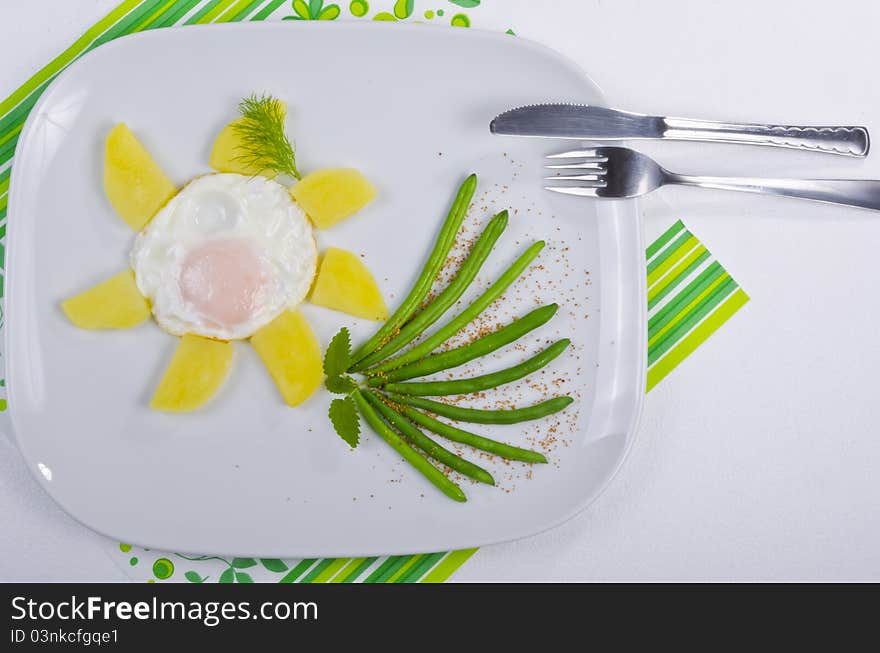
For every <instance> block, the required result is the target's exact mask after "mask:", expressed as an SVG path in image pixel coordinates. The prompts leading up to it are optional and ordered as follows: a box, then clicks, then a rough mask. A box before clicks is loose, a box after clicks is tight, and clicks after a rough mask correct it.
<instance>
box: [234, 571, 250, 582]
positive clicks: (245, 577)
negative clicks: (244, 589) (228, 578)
mask: <svg viewBox="0 0 880 653" xmlns="http://www.w3.org/2000/svg"><path fill="white" fill-rule="evenodd" d="M235 580H236V582H238V583H253V582H254V579H253V578H251V577H250V574H246V573H244V572H243V571H237V572H235Z"/></svg>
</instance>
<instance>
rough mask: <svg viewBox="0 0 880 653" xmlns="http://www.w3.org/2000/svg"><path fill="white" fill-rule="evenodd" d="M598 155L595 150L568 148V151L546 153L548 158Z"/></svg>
mask: <svg viewBox="0 0 880 653" xmlns="http://www.w3.org/2000/svg"><path fill="white" fill-rule="evenodd" d="M591 156H598V153H597V150H596V149H595V148H594V149H590V150H569V151H568V152H559V153H557V154H548V155H547V158H548V159H577V158H580V157H591Z"/></svg>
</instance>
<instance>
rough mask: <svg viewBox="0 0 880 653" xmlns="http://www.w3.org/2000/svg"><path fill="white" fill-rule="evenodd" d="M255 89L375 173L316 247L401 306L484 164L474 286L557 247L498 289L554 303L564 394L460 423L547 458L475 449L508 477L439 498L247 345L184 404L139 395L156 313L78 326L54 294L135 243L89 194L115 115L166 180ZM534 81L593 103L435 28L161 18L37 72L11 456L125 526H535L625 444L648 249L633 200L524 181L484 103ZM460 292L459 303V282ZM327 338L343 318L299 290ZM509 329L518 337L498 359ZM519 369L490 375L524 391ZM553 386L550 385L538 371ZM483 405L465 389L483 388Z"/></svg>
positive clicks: (382, 538)
mask: <svg viewBox="0 0 880 653" xmlns="http://www.w3.org/2000/svg"><path fill="white" fill-rule="evenodd" d="M252 92H270V93H272V94H274V95H276V96H278V97H280V98H282V99H284V100H285V101H286V102H287V104H288V107H289V124H288V131H289V133H290V134H291V135H292V136H293V138H294V139H295V140H296V144H297V151H298V159H299V164H300V167H301V169H304V170H305V171H309V170H314V169H317V168H319V167H324V166H337V165H341V166H354V167H357V168H359V169H360V170H362V171H363V172H364V173H365V174H366V175H367V177H369V178H370V179H371V180H372V181H373V182H375V184H376V185H377V186H378V188H379V189H380V197H379V199H378V200H377V201H376V202H374V203H373V204H372V205H371V206H370V207H368V208H367V209H366V210H365V211H363V212H361V213H360V214H359V215H357V216H356V217H355V218H352V219H351V220H348V221H346V222H344V223H342V224H340V225H337V226H335V227H333V228H331V229H329V230H326V231H323V232H320V233H319V234H318V239H319V246H320V247H321V248H324V247H326V246H328V245H335V246H339V247H343V248H346V249H350V250H353V251H356V252H359V253H362V254H363V255H364V257H365V261H366V262H367V264H368V266H369V267H370V268H371V269H372V270H373V272H374V274H375V276H376V278H377V279H378V280H379V282H380V285H381V286H382V288H383V290H384V291H385V292H386V296H387V297H388V298H389V304H390V305H391V306H392V307H393V306H394V304H395V302H396V301H398V300H399V298H400V297H402V295H403V294H404V293H405V292H406V290H407V288H408V287H409V284H410V283H411V282H412V280H413V279H414V277H415V275H416V274H417V273H418V270H419V269H420V266H421V263H422V261H423V260H424V257H425V255H426V253H427V251H428V250H429V248H430V246H431V244H432V242H433V239H434V237H435V234H436V231H437V229H438V228H439V225H440V222H441V221H442V219H443V216H444V215H445V212H446V208H447V205H448V203H449V201H450V200H451V197H452V194H453V192H454V189H455V188H456V186H457V185H458V183H459V182H460V181H461V180H462V179H463V177H464V176H465V175H466V174H467V173H469V172H471V171H475V172H477V173H478V174H479V178H480V186H479V188H478V191H477V196H476V200H475V202H474V205H473V208H472V211H471V213H470V215H469V218H468V221H469V222H468V224H469V225H470V228H471V229H472V230H473V229H474V228H475V227H476V225H478V224H479V223H484V222H485V220H486V219H487V217H488V216H489V215H490V214H491V213H493V212H495V211H497V210H500V209H501V208H507V207H509V208H510V210H511V220H510V227H509V228H508V230H507V232H506V233H505V234H504V236H502V238H501V240H500V241H499V243H498V245H497V246H496V252H494V253H493V255H492V257H491V259H490V261H489V263H488V264H487V266H486V267H485V268H484V271H483V272H482V273H481V275H480V277H479V278H478V282H477V284H476V285H477V286H478V288H484V287H485V286H486V285H487V284H488V283H489V281H490V280H491V279H492V278H494V276H495V275H497V273H498V272H499V271H500V270H502V269H503V268H504V267H506V265H507V264H509V262H510V261H512V259H513V258H514V257H515V256H516V255H517V254H518V253H519V252H520V251H522V249H523V247H524V246H525V244H526V243H527V242H528V241H530V240H533V239H538V238H542V239H545V240H547V242H548V247H547V248H546V249H545V251H544V252H543V253H542V255H541V257H540V259H539V265H540V267H536V268H535V269H534V270H532V272H530V273H529V275H527V278H525V279H523V280H521V281H520V282H519V283H518V284H517V285H516V286H515V287H514V288H512V289H511V290H510V291H509V292H508V293H507V295H506V296H505V298H504V299H503V300H502V301H501V302H499V303H498V305H497V306H496V307H495V308H496V309H497V312H496V315H495V318H496V319H497V320H500V321H507V320H509V319H511V318H512V317H514V316H516V315H521V314H523V313H524V312H525V311H526V310H529V309H531V308H533V307H535V306H536V305H537V303H549V302H553V301H558V302H559V303H560V305H561V309H560V311H559V314H558V315H557V316H556V317H555V318H554V320H553V321H552V322H550V323H549V324H547V325H545V326H544V327H542V329H541V330H540V331H537V332H535V333H533V334H530V339H528V340H527V342H526V345H527V347H528V348H530V349H534V348H535V347H537V346H539V345H541V343H544V342H546V341H547V340H548V339H550V338H553V339H555V338H557V337H563V336H567V337H570V338H571V339H572V340H573V348H572V350H571V351H570V352H569V353H568V354H566V355H565V356H563V357H561V358H560V359H557V360H556V361H554V363H552V364H551V366H550V368H549V369H548V372H547V373H546V374H547V375H548V376H545V377H539V378H538V381H540V382H544V383H549V382H551V381H553V380H555V379H560V380H559V388H558V389H557V388H555V386H554V388H553V390H554V392H558V393H559V394H562V393H569V394H572V395H573V396H575V397H576V398H577V401H576V403H575V404H573V405H572V406H571V407H570V408H569V409H568V410H567V411H565V412H564V413H561V414H560V415H559V416H557V417H553V418H547V419H545V420H540V421H536V422H529V423H526V424H520V425H513V426H498V427H477V428H474V429H473V430H477V431H479V432H481V433H485V434H486V435H488V436H490V437H497V438H499V439H503V440H505V441H509V442H512V443H515V444H521V445H524V446H534V445H535V443H537V442H543V443H545V445H546V446H547V447H548V448H547V452H548V456H549V458H550V459H551V464H548V465H540V466H534V467H528V466H525V465H520V464H518V463H517V464H505V463H504V462H503V461H490V460H486V459H485V458H478V457H476V456H475V455H474V454H473V452H466V455H468V456H469V457H471V458H472V459H475V460H476V461H477V462H479V463H480V464H484V465H485V466H487V468H488V469H489V471H491V472H493V473H494V474H495V476H496V478H497V479H498V481H499V486H500V487H496V488H493V487H488V486H484V485H474V484H470V483H467V482H464V484H463V488H464V490H465V492H466V493H467V494H468V497H469V501H468V503H466V504H457V503H454V502H452V501H450V500H448V499H447V498H445V497H444V496H442V495H441V494H440V493H439V492H438V491H436V490H435V489H434V488H432V487H431V486H430V485H428V484H427V482H426V481H424V479H422V478H421V477H420V476H419V475H418V474H417V473H415V472H413V470H411V469H410V468H408V467H407V466H406V464H405V463H403V462H402V461H401V460H399V459H398V458H397V456H396V455H395V454H394V452H393V451H392V450H391V449H389V448H388V447H387V446H386V445H385V444H384V443H383V442H382V441H381V440H380V439H379V438H378V437H376V436H375V435H371V434H367V435H366V436H365V438H364V441H363V443H362V444H361V446H360V447H359V449H357V450H356V451H350V450H349V449H348V447H346V446H345V445H344V444H343V443H342V441H341V440H340V439H339V438H338V437H337V436H336V435H335V434H334V433H333V431H332V429H331V427H330V425H329V423H328V420H327V406H328V403H329V401H330V399H331V397H330V395H328V393H326V392H324V391H323V390H322V391H320V392H318V393H316V395H315V396H314V397H313V398H311V399H310V400H309V401H308V402H306V403H305V404H304V405H302V406H300V407H298V408H296V409H290V408H286V407H285V406H283V404H282V402H281V400H280V398H279V396H278V393H277V390H276V389H275V388H274V386H273V384H272V382H271V380H270V379H269V377H268V374H267V373H266V372H265V370H264V369H263V368H262V366H261V364H260V362H259V360H258V359H257V357H256V356H255V354H254V353H253V352H252V351H251V350H250V348H249V347H248V345H247V344H246V343H241V344H239V345H238V346H237V352H236V361H235V365H234V369H233V370H232V373H231V375H230V378H229V379H228V381H227V382H226V384H225V386H224V387H223V389H222V391H221V392H220V394H219V395H218V397H216V398H215V400H214V401H213V402H212V404H211V405H210V406H209V407H207V408H206V409H204V410H202V411H200V412H196V413H194V414H189V415H166V414H160V413H157V412H153V411H151V410H149V409H148V407H147V402H148V399H149V396H150V394H151V393H152V390H153V388H154V387H155V384H156V382H157V380H158V379H159V377H160V376H161V373H162V371H163V369H164V367H165V365H166V363H167V361H168V359H169V357H170V355H171V353H172V351H173V349H174V346H175V340H174V339H173V338H172V337H170V336H168V335H167V334H165V333H164V332H162V331H161V330H160V329H159V328H158V327H157V326H156V325H155V324H154V323H152V322H150V323H147V324H144V325H142V326H141V327H138V328H136V329H132V330H129V331H119V332H89V331H81V330H79V329H76V328H75V327H73V326H72V325H71V324H70V323H69V322H67V320H66V319H65V318H64V316H63V315H62V313H61V311H60V310H59V307H58V304H59V301H60V300H61V299H63V298H65V297H67V296H69V295H71V294H74V293H76V292H78V291H79V290H81V289H83V288H85V287H88V286H89V285H91V284H93V283H95V282H97V281H98V280H101V279H103V278H106V277H107V276H109V275H111V274H112V273H114V272H116V271H118V270H119V269H122V268H123V267H124V266H125V265H126V264H127V256H128V252H129V249H130V247H131V245H132V242H133V237H134V234H133V233H132V232H131V231H130V230H129V229H128V228H127V227H126V225H125V224H123V223H122V221H121V220H119V219H118V218H117V217H116V216H115V215H114V214H113V211H112V209H111V207H110V206H109V204H108V202H107V200H106V198H105V197H104V194H103V190H102V184H101V178H102V172H101V170H102V155H103V140H104V138H105V136H106V134H107V131H108V130H109V128H110V127H111V126H112V125H113V124H114V123H116V122H120V121H124V122H126V123H128V125H129V126H130V127H131V128H132V129H133V130H134V131H135V133H136V134H138V136H139V137H140V138H141V139H142V140H143V142H144V143H145V144H146V146H147V148H148V149H149V150H150V152H151V153H153V155H154V157H155V158H156V159H157V160H158V161H159V162H160V165H162V166H163V167H164V169H165V170H166V171H167V172H168V174H169V175H170V176H171V177H172V178H173V179H174V180H175V181H176V182H178V183H180V184H183V183H184V182H186V181H187V180H189V179H191V178H192V177H194V176H196V175H198V174H202V173H205V172H208V171H209V169H208V165H207V162H208V153H209V150H210V146H211V143H212V140H213V138H214V136H215V135H216V134H217V133H218V131H219V129H220V128H221V127H222V126H223V125H224V124H226V123H227V122H228V121H229V120H230V119H231V118H233V117H234V113H235V107H236V104H237V102H238V100H239V99H240V98H242V97H243V96H245V95H248V94H250V93H252ZM535 101H578V102H593V103H602V102H603V98H602V96H601V93H600V91H599V90H598V89H597V87H596V86H595V85H594V84H593V83H592V82H590V80H588V79H587V78H586V77H585V76H584V74H583V73H582V72H581V71H580V70H579V69H578V68H577V67H575V66H574V65H572V64H571V63H569V62H568V61H566V60H564V59H563V58H561V57H560V56H558V55H557V54H555V53H553V52H552V51H550V50H547V49H546V48H543V47H540V46H537V45H535V44H532V43H529V42H527V41H525V40H523V39H520V38H516V37H512V36H507V35H501V34H490V33H482V32H477V31H473V30H454V29H445V28H432V27H428V26H419V25H412V26H404V25H387V24H369V25H363V24H347V23H343V24H326V23H318V22H308V23H307V22H302V23H296V24H292V23H284V24H248V25H244V24H240V25H224V26H213V27H198V28H185V29H169V30H156V31H152V32H147V33H143V34H138V35H135V36H130V37H126V38H123V39H120V40H118V41H114V42H113V43H110V44H108V45H105V46H103V47H101V48H99V49H97V50H96V51H94V52H93V53H91V54H89V55H88V56H86V57H84V58H83V59H82V60H80V61H78V62H76V63H75V64H73V65H72V66H71V67H70V68H69V69H68V70H66V71H65V72H64V73H63V74H62V75H61V76H60V77H59V78H58V79H57V81H55V82H54V83H53V84H52V86H51V87H50V88H49V89H48V90H47V91H46V92H45V93H44V95H43V97H42V99H41V100H40V102H39V104H38V105H37V106H36V107H35V108H34V110H33V112H32V113H31V116H30V118H29V120H28V122H27V124H26V126H25V128H24V131H23V134H22V138H21V141H20V143H19V145H18V151H17V153H16V157H15V169H14V171H13V174H12V189H11V198H10V205H9V214H10V216H11V218H10V221H9V224H10V233H9V243H10V261H9V279H8V294H7V302H8V311H7V320H8V322H7V333H6V345H7V347H6V351H7V352H8V371H7V379H8V386H9V388H8V390H9V405H10V411H9V414H10V418H11V421H12V427H13V432H14V434H15V438H16V440H17V442H18V445H19V447H20V448H21V450H22V452H23V454H24V456H25V458H26V460H27V462H28V465H29V466H30V467H31V469H32V470H33V471H34V473H35V474H36V476H37V478H38V479H39V480H40V481H41V483H42V484H43V486H44V487H45V488H46V490H47V491H48V492H49V493H50V494H51V495H52V496H53V497H54V498H55V500H57V501H58V503H60V504H61V505H62V506H63V507H64V508H65V509H66V510H67V511H68V512H70V514H72V515H73V516H74V517H76V518H77V519H78V520H80V521H82V522H83V523H84V524H86V525H88V526H90V527H92V528H94V529H95V530H97V531H100V532H102V533H105V534H108V535H111V536H113V537H116V538H119V539H121V540H123V541H126V542H131V543H134V544H139V545H143V546H148V547H153V548H161V549H167V550H175V551H188V552H200V553H215V552H216V553H224V554H242V555H261V556H266V557H297V556H347V555H369V554H396V553H413V552H424V551H438V550H448V549H454V548H461V547H469V546H478V545H483V544H486V543H490V542H497V541H502V540H508V539H512V538H516V537H521V536H525V535H528V534H531V533H535V532H537V531H540V530H542V529H546V528H549V527H551V526H553V525H555V524H557V523H559V522H561V521H563V520H564V519H566V518H568V517H570V516H571V515H573V514H574V513H575V512H576V511H578V510H579V509H581V508H583V507H584V506H585V505H586V504H587V503H588V502H589V501H590V500H591V499H593V498H594V497H595V496H597V494H598V493H599V492H600V491H601V489H602V488H603V487H604V486H605V484H606V483H607V482H608V481H609V479H610V478H611V477H612V475H613V474H614V472H615V471H616V470H617V468H618V467H619V465H620V463H621V462H622V460H623V458H624V455H625V453H626V451H627V449H628V447H629V445H630V444H631V441H632V437H633V432H634V429H635V425H636V422H637V417H638V412H639V408H640V405H641V400H642V396H643V393H644V356H645V353H644V351H645V291H644V274H645V272H644V250H643V245H642V240H641V227H640V223H639V219H638V213H637V208H636V205H635V204H634V203H632V202H619V203H618V202H604V203H598V202H593V201H588V200H578V199H576V198H570V197H562V196H556V195H553V194H551V193H547V192H544V191H542V190H541V185H542V184H541V177H542V169H541V166H542V164H543V162H542V156H543V155H545V154H547V153H549V152H550V151H553V150H554V149H561V147H564V146H560V145H559V144H558V143H551V142H549V141H543V140H539V139H534V140H532V139H507V138H502V137H497V136H492V135H490V134H489V131H488V124H489V121H490V119H491V118H492V117H493V116H494V115H496V114H497V113H499V112H501V111H502V110H505V109H508V108H510V107H512V106H517V105H520V104H524V103H529V102H535ZM478 288H474V289H472V291H471V292H470V294H469V295H466V296H465V298H464V299H465V300H467V299H468V298H469V297H474V296H475V293H476V292H477V290H478ZM304 311H305V313H306V315H307V317H308V319H309V320H310V322H311V323H312V325H313V327H314V328H315V331H316V333H317V335H318V337H319V339H320V341H321V342H322V343H323V344H326V343H327V342H328V341H329V338H330V337H331V336H332V334H333V333H335V332H336V331H337V330H338V329H339V328H340V327H341V326H343V325H348V326H349V327H350V328H351V329H352V330H353V333H354V335H355V340H356V341H358V340H360V339H362V338H363V337H365V336H366V335H368V334H369V333H370V332H371V329H373V328H375V327H374V325H372V324H368V323H365V322H363V321H360V320H357V319H354V318H349V317H347V316H345V315H343V314H341V313H335V312H332V311H328V310H326V309H322V308H319V307H315V306H308V305H306V306H305V307H304ZM523 355H524V354H523V352H522V351H519V350H517V349H516V348H513V347H509V348H507V349H506V350H503V351H502V352H501V353H499V354H498V356H497V357H495V358H493V359H492V360H490V361H489V362H488V363H487V365H489V366H491V367H492V368H493V369H497V368H500V367H502V366H506V365H509V364H511V363H512V362H513V361H515V360H519V359H521V358H522V357H523ZM533 385H534V384H532V385H529V384H527V383H519V384H517V385H516V386H514V387H512V388H505V389H504V390H503V392H508V393H513V394H511V395H508V396H510V397H513V398H515V399H516V400H517V401H518V402H521V403H526V402H530V401H532V400H534V399H537V398H539V397H538V394H539V392H538V390H536V389H535V388H534V387H533ZM551 385H552V384H551ZM475 405H479V402H477V404H475Z"/></svg>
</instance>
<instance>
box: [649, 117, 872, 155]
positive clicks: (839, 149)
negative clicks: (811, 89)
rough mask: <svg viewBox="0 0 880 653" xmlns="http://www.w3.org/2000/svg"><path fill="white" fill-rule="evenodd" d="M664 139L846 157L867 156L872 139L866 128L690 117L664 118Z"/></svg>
mask: <svg viewBox="0 0 880 653" xmlns="http://www.w3.org/2000/svg"><path fill="white" fill-rule="evenodd" d="M664 121H665V123H666V130H665V131H664V133H663V137H664V138H672V139H677V140H687V141H713V142H719V143H743V144H747V145H772V146H775V147H790V148H794V149H800V150H810V151H813V152H827V153H829V154H842V155H844V156H857V157H864V156H867V154H868V150H869V149H870V147H871V139H870V137H869V136H868V130H867V129H866V128H865V127H798V126H783V125H750V124H737V123H732V122H713V121H709V120H690V119H688V118H665V119H664Z"/></svg>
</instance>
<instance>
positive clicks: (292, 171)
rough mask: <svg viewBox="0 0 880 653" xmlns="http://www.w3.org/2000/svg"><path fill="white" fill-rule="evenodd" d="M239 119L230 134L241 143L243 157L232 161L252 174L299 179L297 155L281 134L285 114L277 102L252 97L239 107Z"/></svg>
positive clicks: (261, 97) (274, 99) (275, 99)
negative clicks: (256, 172)
mask: <svg viewBox="0 0 880 653" xmlns="http://www.w3.org/2000/svg"><path fill="white" fill-rule="evenodd" d="M238 111H239V113H241V119H240V120H238V121H237V122H236V123H235V124H234V126H233V130H234V131H235V133H236V134H237V135H238V137H239V139H240V140H241V150H242V152H243V154H240V155H239V156H237V157H235V159H236V161H240V162H241V163H242V164H243V165H246V166H248V167H250V168H253V169H254V170H272V171H274V172H277V173H280V174H286V175H290V176H291V177H295V178H296V179H302V176H301V175H300V174H299V170H297V167H296V151H295V150H294V147H293V145H291V143H290V141H289V140H288V139H287V135H286V134H285V133H284V118H285V117H286V115H287V111H286V110H285V108H284V105H283V104H282V103H281V101H280V100H279V99H278V98H274V97H272V96H271V95H262V96H259V97H258V96H256V95H251V96H250V97H248V98H245V99H244V100H242V101H241V103H240V104H239V105H238Z"/></svg>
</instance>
